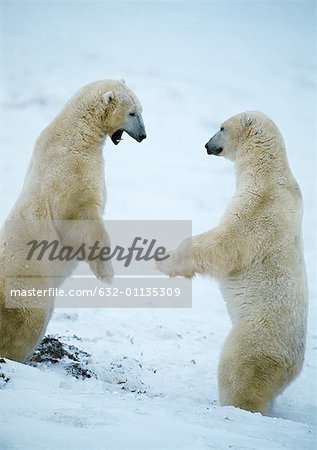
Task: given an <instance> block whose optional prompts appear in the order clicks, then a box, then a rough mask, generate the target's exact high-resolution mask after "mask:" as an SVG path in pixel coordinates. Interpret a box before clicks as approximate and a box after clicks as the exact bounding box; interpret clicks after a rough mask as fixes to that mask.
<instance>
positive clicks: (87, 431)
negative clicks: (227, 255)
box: [0, 0, 317, 450]
mask: <svg viewBox="0 0 317 450" xmlns="http://www.w3.org/2000/svg"><path fill="white" fill-rule="evenodd" d="M314 9H315V3H314V2H306V1H302V0H301V1H298V2H296V1H290V2H286V1H283V2H269V1H263V2H252V3H251V2H242V3H240V2H225V1H217V2H214V1H204V2H199V1H195V2H194V1H193V2H180V1H174V2H163V1H162V2H150V1H144V2H132V1H125V2H123V1H117V2H115V1H114V2H106V1H104V2H102V1H99V2H94V1H68V2H66V1H56V2H48V1H33V2H31V1H20V2H15V1H12V0H10V1H2V2H1V88H2V89H1V101H2V110H1V121H0V123H1V125H0V130H1V134H0V137H1V167H0V170H1V172H0V179H1V211H0V215H1V217H0V218H1V222H3V221H4V220H5V218H6V216H7V214H8V212H9V210H10V208H11V207H12V205H13V203H14V201H15V199H16V197H17V195H18V193H19V191H20V189H21V185H22V182H23V178H24V174H25V171H26V167H27V164H28V161H29V159H30V157H31V153H32V146H33V143H34V141H35V139H36V137H37V135H38V134H39V132H40V131H41V129H43V127H44V126H45V125H46V124H47V123H48V122H49V121H50V120H51V119H52V118H53V116H54V115H55V114H56V113H57V112H58V111H59V109H60V108H61V107H62V105H63V104H64V103H65V102H66V100H67V99H68V98H69V97H70V96H71V95H72V94H73V93H74V91H75V90H77V88H79V87H80V86H81V85H83V84H85V83H88V82H90V81H93V80H97V79H100V78H125V79H126V80H127V83H128V84H129V85H130V86H131V87H132V88H133V89H134V90H135V92H136V93H137V95H138V96H139V98H140V100H141V101H142V103H143V107H144V120H145V124H146V128H147V133H148V139H147V140H146V141H144V142H143V143H142V144H137V143H136V142H134V141H132V140H131V139H130V138H128V137H127V138H126V139H125V140H124V141H123V142H122V143H121V144H120V145H119V146H118V147H114V146H113V145H112V143H111V142H110V141H109V142H107V143H106V146H105V149H104V155H105V159H106V183H107V188H108V204H107V209H106V214H105V217H106V218H107V219H192V221H193V231H194V233H197V232H200V231H203V230H206V229H208V228H210V227H212V226H213V225H215V224H216V223H217V221H218V219H219V217H220V215H221V214H222V212H223V210H224V207H225V205H226V204H227V202H228V201H229V199H230V196H231V195H232V192H233V190H234V173H233V167H232V165H231V164H230V162H227V161H225V160H224V159H223V158H214V157H208V156H207V155H206V152H205V149H204V144H205V143H206V142H207V140H208V139H209V138H210V136H211V135H212V134H213V133H214V132H215V131H216V130H217V128H218V126H219V124H220V122H221V121H222V120H224V119H226V118H227V117H229V116H230V115H233V114H236V113H238V112H241V111H243V110H248V109H252V110H262V111H264V112H266V113H267V114H268V115H270V116H271V117H272V118H273V119H274V120H275V121H276V123H277V124H278V125H279V127H280V129H281V131H282V133H283V135H284V137H285V141H286V145H287V148H288V154H289V160H290V164H291V167H292V170H293V172H294V174H295V176H296V178H297V180H298V182H299V184H300V186H301V189H302V192H303V196H304V201H305V216H304V226H303V227H304V242H305V259H306V264H307V271H308V279H309V289H310V311H309V324H308V336H307V352H306V360H305V364H304V368H303V371H302V373H301V375H300V376H299V378H298V379H297V380H296V381H295V382H294V383H293V384H292V385H291V386H290V387H289V388H288V389H286V390H285V392H284V393H283V394H282V395H281V396H280V397H279V398H278V399H277V401H276V403H275V405H274V408H273V411H272V413H271V416H270V417H262V416H261V415H260V414H251V413H248V412H245V411H239V410H237V409H235V408H232V407H225V408H223V407H220V406H218V403H217V384H216V370H217V363H218V359H219V352H220V350H221V346H222V343H223V341H224V339H225V337H226V335H227V333H228V330H229V328H230V322H229V319H228V315H227V312H226V309H225V306H224V304H223V302H222V299H221V296H220V293H219V291H218V288H217V285H216V283H215V282H213V281H211V280H207V279H200V278H199V279H195V280H194V281H193V307H192V308H191V309H164V310H163V309H85V310H84V309H81V310H76V309H74V310H65V309H58V310H56V311H55V313H54V316H53V318H52V320H51V322H50V324H49V327H48V334H53V335H58V336H61V340H62V341H63V342H65V344H68V345H75V346H77V347H78V348H80V349H81V350H83V351H85V352H87V353H89V354H90V355H91V357H87V358H88V359H87V367H89V369H90V370H91V371H92V372H93V374H95V376H92V377H91V378H89V379H85V380H80V379H76V378H73V377H71V376H70V375H67V373H66V370H65V367H64V366H63V364H57V365H53V364H52V365H47V366H45V365H43V364H42V365H39V366H37V367H30V366H26V365H22V364H17V363H13V362H10V361H7V362H6V363H0V366H1V370H0V372H2V373H4V374H5V375H4V378H0V387H2V389H0V415H1V422H0V448H1V450H2V449H32V450H33V449H41V450H44V449H49V450H55V449H76V450H77V449H84V448H91V449H93V450H95V449H96V450H97V449H109V450H117V449H124V450H130V449H131V450H132V449H151V450H152V449H164V450H165V449H171V450H172V449H173V450H175V449H182V450H183V449H188V450H189V449H190V450H192V449H207V448H215V449H222V448H233V449H263V450H264V449H273V450H277V449H300V448H305V449H307V450H308V449H313V448H315V445H316V441H315V439H316V437H315V426H316V424H315V420H316V348H317V333H316V277H315V269H316V258H315V257H316V253H315V252H316V240H315V233H316V215H315V213H316V185H315V174H316V158H315V154H316V146H315V144H316V134H315V127H316V123H315V120H316V115H315V106H316V103H315V100H316V98H315V92H316V91H315V89H316V86H315V84H314V83H315V77H316V70H315V48H314V45H315V44H314V43H315V40H316V29H315V11H314ZM96 377H97V378H96ZM6 378H10V380H9V381H6Z"/></svg>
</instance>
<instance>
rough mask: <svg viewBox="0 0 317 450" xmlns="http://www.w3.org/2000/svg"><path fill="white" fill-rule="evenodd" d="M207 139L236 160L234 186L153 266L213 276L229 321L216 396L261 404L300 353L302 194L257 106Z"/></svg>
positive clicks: (263, 407) (280, 385)
mask: <svg viewBox="0 0 317 450" xmlns="http://www.w3.org/2000/svg"><path fill="white" fill-rule="evenodd" d="M206 147H207V150H208V151H210V152H214V154H216V152H217V151H219V149H222V151H221V153H219V154H220V156H224V157H226V158H229V159H231V160H233V161H234V162H235V167H236V177H237V189H236V192H235V195H234V197H233V199H232V200H231V202H230V204H229V206H228V207H227V210H226V212H225V214H224V216H223V217H222V219H221V221H220V223H219V225H218V226H217V227H216V228H214V229H212V230H210V231H207V232H206V233H202V234H200V235H198V236H194V237H193V239H192V242H191V243H190V242H189V241H187V242H186V241H185V242H184V243H183V244H181V246H180V247H179V248H178V249H177V250H176V251H175V252H174V253H172V254H171V257H170V258H169V259H167V260H166V261H163V262H162V263H160V264H158V268H159V269H160V270H161V271H162V272H164V273H167V274H169V275H170V276H178V275H183V276H187V277H192V276H194V275H195V274H208V275H210V276H213V277H215V278H217V279H218V281H219V285H220V289H221V292H222V295H223V298H224V300H225V302H226V304H227V307H228V311H229V314H230V317H231V320H232V324H233V327H232V330H231V332H230V334H229V336H228V338H227V340H226V342H225V344H224V347H223V350H222V354H221V358H220V364H219V370H218V381H219V390H220V402H221V404H222V405H233V406H236V407H239V408H243V409H247V410H249V411H253V412H256V411H258V412H261V413H266V412H267V411H268V409H269V408H270V405H271V404H272V402H273V400H274V398H275V397H276V396H277V395H278V394H279V393H280V392H281V390H283V389H284V388H285V387H286V386H287V385H288V384H289V383H290V382H291V381H292V380H293V379H294V378H295V377H296V376H297V375H298V374H299V372H300V370H301V367H302V363H303V358H304V349H305V336H306V314H307V288H306V272H305V265H304V258H303V249H302V238H301V221H302V197H301V193H300V190H299V187H298V185H297V183H296V181H295V179H294V177H293V175H292V173H291V171H290V168H289V165H288V161H287V156H286V152H285V146H284V142H283V138H282V136H281V134H280V132H279V130H278V128H277V127H276V125H275V124H274V123H273V122H272V121H271V120H270V119H269V118H268V117H266V116H265V115H264V114H262V113H258V112H248V113H242V114H239V115H237V116H234V117H232V118H231V119H229V120H227V121H226V122H225V123H224V124H223V125H222V127H221V129H220V131H219V132H218V133H216V135H215V136H214V137H213V138H211V140H210V141H209V142H208V144H206Z"/></svg>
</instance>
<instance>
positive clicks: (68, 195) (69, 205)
mask: <svg viewBox="0 0 317 450" xmlns="http://www.w3.org/2000/svg"><path fill="white" fill-rule="evenodd" d="M131 112H133V114H134V120H133V121H132V122H131V121H130V123H129V126H130V128H129V130H128V131H129V133H130V134H131V135H132V134H133V133H134V134H135V136H136V138H138V136H140V135H141V136H143V138H144V136H145V131H144V127H143V122H142V126H140V123H141V122H140V121H141V120H142V117H141V113H142V108H141V105H140V103H139V101H138V99H137V98H136V96H135V95H134V94H133V92H132V91H131V90H130V89H129V88H128V87H127V86H126V85H124V84H123V83H121V82H120V81H111V80H102V81H97V82H94V83H91V84H89V85H87V86H85V87H83V88H82V89H80V90H79V91H78V92H77V93H76V94H75V95H74V96H73V97H72V98H71V99H70V100H69V102H68V103H67V104H66V105H65V107H64V108H63V109H62V110H61V112H60V113H59V114H58V115H57V116H56V118H55V119H54V120H53V121H52V122H51V123H50V124H49V125H48V127H47V128H45V130H44V131H43V132H42V133H41V134H40V136H39V138H38V140H37V142H36V145H35V148H34V153H33V156H32V160H31V163H30V165H29V168H28V171H27V175H26V178H25V182H24V186H23V189H22V192H21V195H20V196H19V198H18V200H17V202H16V204H15V206H14V208H13V210H12V211H11V213H10V215H9V217H8V221H9V223H11V224H12V223H13V224H14V223H15V222H18V221H24V222H25V223H26V226H25V230H24V231H23V233H24V234H26V236H28V234H27V233H28V225H27V224H30V223H31V222H32V221H41V220H55V221H56V220H63V221H80V222H68V223H73V227H72V228H71V230H70V232H69V233H68V236H67V239H66V236H65V235H64V232H65V230H64V229H63V227H62V226H61V227H59V228H58V229H56V230H51V231H52V234H54V233H55V234H56V235H58V236H59V238H60V239H61V240H62V241H63V240H65V239H66V241H67V245H73V247H74V248H78V246H79V245H80V244H82V243H85V244H86V245H87V246H89V245H93V243H94V242H95V241H99V242H100V243H102V245H103V246H107V245H109V244H110V240H109V236H108V234H107V231H106V230H105V227H104V224H103V211H104V206H105V202H106V190H105V183H104V159H103V154H102V148H103V145H104V142H105V139H106V136H107V135H110V136H111V135H112V134H113V133H114V132H116V131H117V130H118V129H121V127H122V125H123V123H124V121H125V120H126V117H127V116H129V114H130V113H131ZM133 137H134V136H133ZM55 223H56V222H55ZM48 233H49V234H50V232H49V230H48ZM6 238H7V237H6V236H5V233H4V229H2V231H1V246H0V270H1V272H0V273H1V279H0V355H2V356H6V357H8V358H11V359H13V360H16V361H24V360H25V359H26V358H28V357H29V356H31V355H32V352H33V350H34V348H35V346H36V345H37V344H38V342H39V340H40V339H41V337H42V336H43V334H44V332H45V329H46V326H47V323H48V321H49V319H50V317H51V314H52V311H53V301H52V302H48V303H47V304H43V305H42V307H40V308H32V307H26V308H23V309H21V308H14V309H11V308H7V307H6V306H5V273H6V269H8V267H7V266H6V262H5V242H6ZM18 238H19V236H18ZM20 238H21V241H22V236H20ZM33 239H34V236H33ZM24 242H27V241H25V240H24ZM21 255H22V252H21V253H19V252H17V254H15V255H12V256H14V258H15V260H17V261H19V262H20V263H21V265H24V264H25V258H24V257H22V256H21ZM8 256H9V259H10V256H11V255H8ZM23 258H24V259H23ZM89 265H90V268H91V270H92V271H93V272H94V274H95V275H96V276H97V277H98V278H100V279H102V280H104V281H106V282H109V283H110V282H111V280H112V276H113V270H112V266H111V263H110V262H103V261H101V260H95V261H89ZM46 269H47V268H46V266H45V264H41V263H39V262H37V261H36V260H35V259H32V260H31V261H30V262H29V268H28V270H29V271H30V274H32V273H36V274H38V273H40V274H41V275H42V276H43V278H37V279H27V278H24V279H23V280H19V279H13V281H12V282H13V287H15V288H23V289H28V288H32V287H35V288H41V289H45V288H49V287H56V286H57V285H58V284H59V283H61V282H62V281H63V279H62V278H60V279H59V280H57V279H56V278H54V277H50V276H49V277H47V275H48V274H47V271H46ZM70 270H71V268H70ZM66 275H67V273H66V274H65V276H66ZM45 276H46V278H45ZM31 300H32V301H34V299H31Z"/></svg>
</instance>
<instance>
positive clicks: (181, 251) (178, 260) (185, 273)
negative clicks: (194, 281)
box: [156, 239, 195, 278]
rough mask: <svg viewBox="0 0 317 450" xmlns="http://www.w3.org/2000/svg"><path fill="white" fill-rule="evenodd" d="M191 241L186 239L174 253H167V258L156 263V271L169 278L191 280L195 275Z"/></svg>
mask: <svg viewBox="0 0 317 450" xmlns="http://www.w3.org/2000/svg"><path fill="white" fill-rule="evenodd" d="M191 244H192V240H191V239H186V240H185V241H183V242H182V243H181V244H180V245H179V247H177V249H176V250H175V251H174V252H168V253H167V254H168V255H169V258H167V259H165V260H164V261H158V262H157V263H156V267H157V269H158V270H159V271H160V272H162V273H165V274H166V275H169V276H170V277H178V276H182V277H186V278H192V277H193V276H194V275H195V272H194V269H193V261H192V251H191V247H192V245H191Z"/></svg>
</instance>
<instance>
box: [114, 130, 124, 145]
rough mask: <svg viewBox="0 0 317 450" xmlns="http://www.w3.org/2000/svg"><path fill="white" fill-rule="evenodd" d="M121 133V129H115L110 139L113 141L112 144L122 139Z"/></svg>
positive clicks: (116, 143)
mask: <svg viewBox="0 0 317 450" xmlns="http://www.w3.org/2000/svg"><path fill="white" fill-rule="evenodd" d="M122 134H123V130H117V131H116V132H115V133H113V135H112V136H111V140H112V142H113V143H114V145H118V144H119V142H120V141H122Z"/></svg>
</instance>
